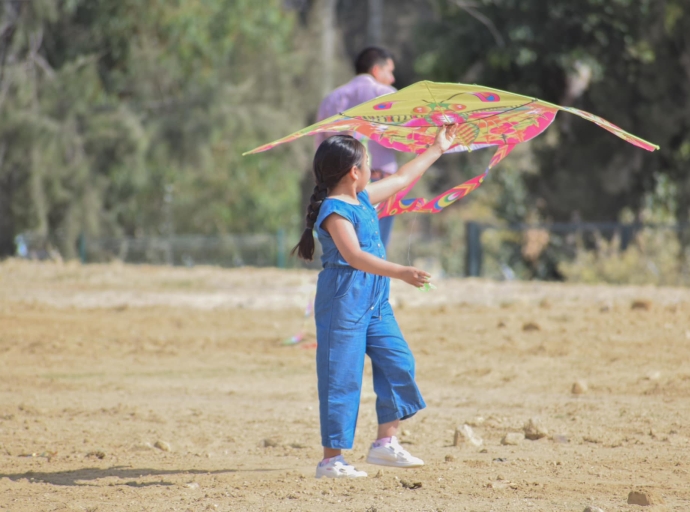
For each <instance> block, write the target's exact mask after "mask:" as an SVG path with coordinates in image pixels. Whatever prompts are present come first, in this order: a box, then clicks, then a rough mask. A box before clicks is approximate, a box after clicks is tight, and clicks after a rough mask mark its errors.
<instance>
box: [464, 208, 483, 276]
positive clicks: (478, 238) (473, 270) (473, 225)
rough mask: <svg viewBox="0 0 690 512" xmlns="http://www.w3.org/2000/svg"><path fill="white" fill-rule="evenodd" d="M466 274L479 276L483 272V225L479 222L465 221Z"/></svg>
mask: <svg viewBox="0 0 690 512" xmlns="http://www.w3.org/2000/svg"><path fill="white" fill-rule="evenodd" d="M465 230H466V232H465V241H466V248H467V250H466V255H465V274H466V275H467V277H479V276H480V275H481V273H482V226H481V224H479V223H478V222H472V221H470V222H466V223H465Z"/></svg>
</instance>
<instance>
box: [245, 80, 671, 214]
mask: <svg viewBox="0 0 690 512" xmlns="http://www.w3.org/2000/svg"><path fill="white" fill-rule="evenodd" d="M559 110H563V111H565V112H569V113H571V114H574V115H577V116H579V117H582V118H583V119H586V120H588V121H591V122H593V123H595V124H596V125H597V126H600V127H601V128H603V129H605V130H607V131H609V132H611V133H613V134H614V135H616V136H618V137H620V138H621V139H623V140H625V141H626V142H629V143H630V144H633V145H635V146H637V147H640V148H642V149H645V150H647V151H654V150H656V149H659V147H658V146H656V145H654V144H652V143H650V142H647V141H645V140H643V139H641V138H639V137H636V136H635V135H632V134H630V133H628V132H626V131H624V130H623V129H621V128H620V127H618V126H616V125H614V124H613V123H610V122H609V121H607V120H605V119H602V118H601V117H598V116H595V115H593V114H590V113H589V112H585V111H582V110H578V109H576V108H572V107H561V106H558V105H554V104H552V103H548V102H545V101H542V100H539V99H536V98H530V97H527V96H522V95H519V94H515V93H511V92H507V91H500V90H497V89H491V88H489V87H482V86H479V85H465V84H450V83H435V82H428V81H423V82H418V83H416V84H413V85H411V86H409V87H406V88H405V89H402V90H400V91H397V92H394V93H391V94H386V95H384V96H380V97H378V98H376V99H374V100H371V101H369V102H366V103H363V104H361V105H358V106H357V107H354V108H351V109H349V110H347V111H345V112H342V113H340V114H338V115H335V116H333V117H331V118H328V119H325V120H323V121H321V122H319V123H316V124H314V125H312V126H309V127H307V128H304V129H303V130H300V131H298V132H295V133H293V134H291V135H288V136H287V137H284V138H282V139H279V140H277V141H274V142H271V143H270V144H265V145H263V146H261V147H258V148H256V149H254V150H252V151H249V152H248V153H245V154H252V153H260V152H262V151H267V150H269V149H272V148H274V147H276V146H278V145H280V144H284V143H286V142H291V141H293V140H296V139H298V138H300V137H304V136H305V135H314V134H317V133H321V132H346V133H358V134H360V135H363V136H364V137H367V138H369V139H371V140H373V141H375V142H378V143H379V144H381V145H382V146H385V147H387V148H392V149H395V150H397V151H402V152H407V153H417V154H419V153H423V152H424V151H425V150H426V149H427V148H428V147H429V146H430V145H431V144H432V143H433V142H434V138H435V137H436V133H437V131H438V128H439V127H440V126H443V125H445V124H451V123H454V124H458V125H460V129H459V131H458V135H457V137H456V140H455V144H453V146H451V148H450V150H449V152H461V151H474V150H477V149H483V148H487V147H490V146H496V153H495V154H494V156H493V158H492V159H491V162H490V164H489V166H488V167H487V168H486V170H485V171H484V172H483V173H482V174H480V175H479V176H475V177H474V178H472V179H470V180H468V181H466V182H465V183H462V184H460V185H458V186H456V187H453V188H452V189H450V190H448V191H446V192H444V193H443V194H440V195H439V196H437V197H435V198H434V199H431V200H430V201H427V200H425V199H422V198H414V199H405V196H406V195H407V194H408V193H409V192H410V190H412V188H413V187H414V185H415V183H413V184H412V185H410V186H409V187H407V188H406V189H405V190H402V191H401V192H399V193H398V194H396V195H395V196H394V197H391V198H389V199H388V200H387V201H385V202H383V203H381V204H379V205H378V207H377V209H378V212H379V217H386V216H390V215H400V214H401V213H408V212H422V213H438V212H440V211H441V210H442V209H444V208H446V207H447V206H449V205H450V204H452V203H454V202H455V201H457V200H458V199H461V198H463V197H465V196H466V195H467V194H469V193H470V192H472V191H473V190H475V189H476V188H477V187H479V186H480V185H481V184H482V183H483V182H484V179H485V178H486V176H487V174H488V173H489V170H490V169H491V168H493V167H495V166H496V165H497V164H498V163H499V162H500V161H501V160H503V159H504V158H505V157H506V156H508V154H509V153H510V152H511V151H512V150H513V148H515V146H516V145H518V144H521V143H523V142H527V141H529V140H531V139H533V138H534V137H536V136H538V135H540V134H541V133H543V132H544V130H546V129H547V128H548V127H549V126H550V125H551V123H553V121H554V120H555V118H556V114H557V113H558V111H559Z"/></svg>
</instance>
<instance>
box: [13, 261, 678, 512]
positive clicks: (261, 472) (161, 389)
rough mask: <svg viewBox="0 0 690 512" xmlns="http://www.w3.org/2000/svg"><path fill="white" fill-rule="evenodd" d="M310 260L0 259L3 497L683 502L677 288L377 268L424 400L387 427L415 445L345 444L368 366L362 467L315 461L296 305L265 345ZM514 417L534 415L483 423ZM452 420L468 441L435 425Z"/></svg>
mask: <svg viewBox="0 0 690 512" xmlns="http://www.w3.org/2000/svg"><path fill="white" fill-rule="evenodd" d="M315 278H316V274H315V273H313V272H309V271H279V270H275V269H266V270H259V269H239V270H221V269H214V268H194V269H182V268H163V267H146V266H139V267H135V266H124V265H116V264H112V265H89V266H80V265H76V264H62V265H59V264H47V263H42V264H39V263H27V262H19V261H14V260H10V261H7V262H5V263H2V264H0V510H11V511H31V512H34V511H44V510H45V511H67V510H69V511H96V510H97V511H99V512H103V511H122V510H136V511H139V510H147V511H172V510H178V511H187V510H191V511H198V510H202V511H203V510H217V511H231V510H232V511H235V510H238V511H242V510H262V511H263V510H295V511H302V510H307V511H309V510H313V511H317V510H318V511H321V510H354V511H361V512H365V511H370V512H373V511H378V512H383V511H393V510H400V511H417V510H425V511H437V510H444V511H455V510H459V511H477V512H479V511H496V512H503V511H577V512H582V511H583V510H584V509H585V507H587V506H596V507H600V508H601V509H603V510H604V511H606V512H610V511H620V510H622V511H631V510H640V511H642V510H652V511H660V510H664V511H666V510H669V511H670V510H679V511H688V510H690V457H689V456H688V454H689V453H690V452H689V450H690V290H688V289H681V288H641V287H637V288H634V287H607V286H575V285H564V284H549V283H498V282H490V281H482V280H455V279H453V280H451V279H448V280H439V281H437V283H436V284H437V285H438V289H437V290H435V291H432V292H429V293H422V292H419V291H417V290H415V289H413V288H411V287H408V286H407V285H404V284H402V283H395V284H394V286H393V298H392V302H393V303H394V307H395V310H396V315H397V317H398V319H399V322H400V324H401V327H402V330H403V333H405V335H406V337H407V339H408V341H409V343H410V345H411V347H412V349H413V351H414V353H415V355H416V359H417V368H418V382H419V386H420V388H421V390H422V393H423V394H424V396H425V398H426V401H427V404H428V407H427V409H426V410H424V411H422V412H421V413H420V414H418V415H417V416H416V417H414V418H412V419H411V420H409V421H407V422H405V424H404V427H403V434H402V435H401V439H402V441H403V442H404V443H406V446H407V447H408V449H409V450H410V451H411V452H412V453H414V454H415V455H418V456H420V457H422V458H423V459H424V460H425V461H426V463H427V464H426V466H424V467H423V468H420V469H415V470H397V469H389V468H379V467H376V466H371V465H368V464H366V463H365V462H364V460H363V459H364V457H365V455H366V451H367V447H368V443H369V442H370V441H371V439H372V436H373V434H374V433H375V414H374V401H375V396H374V393H373V391H372V387H371V372H370V369H369V368H368V367H367V369H366V370H365V379H364V381H365V384H364V389H363V393H362V407H361V410H360V417H359V426H358V434H357V439H356V442H355V448H354V450H353V451H352V452H349V453H348V454H347V458H348V459H349V460H350V461H352V462H353V463H355V464H356V465H357V466H358V467H359V468H360V469H363V470H365V471H367V472H369V478H367V479H361V480H356V481H353V480H349V481H333V480H316V479H315V478H314V469H315V465H316V462H317V461H318V460H319V455H320V447H319V435H318V428H319V427H318V414H317V411H318V404H317V396H316V379H315V371H314V349H313V345H312V344H313V342H314V337H313V332H314V328H313V324H311V323H310V324H308V329H307V336H306V339H305V341H304V342H303V343H302V344H300V345H296V346H283V345H282V341H283V340H285V339H286V338H289V337H290V336H291V335H292V334H294V333H296V332H297V331H298V330H299V329H300V326H301V325H302V323H303V310H304V306H305V304H306V303H307V301H308V299H309V296H310V294H311V293H313V288H314V283H315ZM577 381H582V384H583V385H586V388H587V389H586V392H584V393H581V394H574V393H573V384H574V383H576V382H577ZM531 418H535V419H536V420H537V421H538V422H541V424H542V426H543V427H544V428H545V429H546V430H547V431H548V435H546V436H545V437H543V438H541V439H539V440H522V441H520V442H518V444H516V445H503V444H502V443H501V441H502V439H503V438H504V436H505V435H506V434H507V433H511V432H513V433H519V432H523V426H524V425H525V423H526V422H527V421H528V420H530V419H531ZM464 424H468V425H469V426H470V427H471V428H472V429H473V431H474V433H475V434H476V435H477V436H480V437H481V438H482V439H483V444H482V445H481V446H474V445H472V444H471V443H467V442H465V443H460V446H454V445H453V444H454V443H453V441H454V433H455V431H456V428H457V427H462V426H463V425H464ZM417 483H419V484H421V487H419V486H416V485H414V484H417ZM405 484H407V487H405ZM410 484H412V485H410ZM408 487H417V488H415V489H410V488H408ZM632 490H640V491H641V492H645V493H647V494H648V495H649V497H650V499H652V500H656V502H658V503H659V504H657V505H653V506H650V507H645V508H642V507H640V506H637V505H629V504H627V499H628V493H629V492H630V491H632ZM662 502H663V503H662Z"/></svg>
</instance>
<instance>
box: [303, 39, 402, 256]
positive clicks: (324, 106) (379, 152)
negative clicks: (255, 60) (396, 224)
mask: <svg viewBox="0 0 690 512" xmlns="http://www.w3.org/2000/svg"><path fill="white" fill-rule="evenodd" d="M394 71H395V63H394V62H393V56H392V55H391V54H390V52H388V51H387V50H385V49H384V48H380V47H378V46H370V47H368V48H365V49H364V50H362V51H361V52H360V53H359V55H358V56H357V58H356V59H355V72H356V73H357V76H355V77H354V78H353V79H352V80H350V81H349V82H348V83H346V84H345V85H342V86H340V87H338V88H337V89H335V90H334V91H333V92H331V93H330V94H329V95H328V96H326V97H325V98H324V99H323V101H322V102H321V105H320V106H319V111H318V114H317V122H319V121H322V120H324V119H327V118H329V117H331V116H334V115H336V114H339V113H340V112H344V111H345V110H348V109H350V108H352V107H356V106H357V105H359V104H361V103H364V102H367V101H369V100H372V99H374V98H376V97H378V96H381V95H383V94H388V93H391V92H395V91H396V89H395V87H393V84H394V83H395V76H394V74H393V72H394ZM331 135H334V133H320V134H317V135H316V137H315V139H316V147H317V148H318V147H319V145H320V144H321V143H322V142H323V141H324V140H325V139H327V138H328V137H330V136H331ZM368 152H369V156H370V158H371V162H370V167H371V180H372V181H378V180H380V179H381V178H383V177H385V176H387V175H389V174H393V173H395V172H396V171H397V170H398V164H397V162H396V159H395V151H394V150H392V149H388V148H385V147H383V146H381V145H380V144H378V143H376V142H374V141H369V144H368ZM392 229H393V217H384V218H383V219H379V231H380V232H381V233H380V235H381V241H382V242H383V245H384V247H387V246H388V241H389V240H390V234H391V231H392Z"/></svg>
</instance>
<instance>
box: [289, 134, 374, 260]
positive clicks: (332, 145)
mask: <svg viewBox="0 0 690 512" xmlns="http://www.w3.org/2000/svg"><path fill="white" fill-rule="evenodd" d="M365 156H366V151H365V149H364V146H362V143H361V142H359V141H357V140H356V139H354V138H353V137H351V136H349V135H334V136H332V137H329V138H328V139H326V140H325V141H324V142H322V143H321V145H320V146H319V148H318V149H317V150H316V155H314V167H313V170H314V179H315V181H316V185H315V186H314V192H313V193H312V195H311V197H310V198H309V205H308V206H307V215H306V219H305V220H306V222H305V224H306V227H305V228H304V231H303V232H302V238H301V239H300V241H299V243H298V244H297V245H296V246H295V248H294V249H292V253H291V254H294V253H295V252H296V253H297V254H298V255H299V257H300V258H302V259H304V260H307V261H311V260H312V258H313V257H314V233H313V230H314V224H316V220H317V219H318V218H319V211H320V210H321V205H322V204H323V202H324V201H325V200H326V197H327V196H328V189H329V188H330V189H332V188H333V187H335V186H336V185H337V184H338V183H339V182H340V180H341V179H342V178H343V176H345V175H346V174H347V173H348V172H349V171H350V169H351V168H352V167H353V166H359V165H361V164H362V160H363V159H364V157H365Z"/></svg>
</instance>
